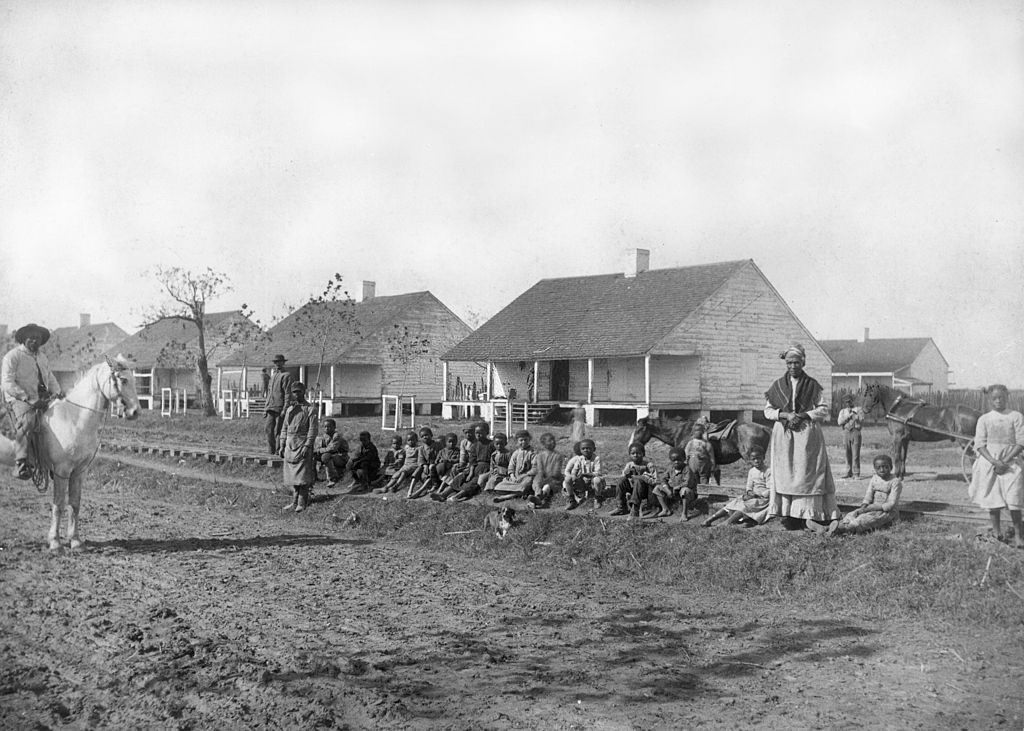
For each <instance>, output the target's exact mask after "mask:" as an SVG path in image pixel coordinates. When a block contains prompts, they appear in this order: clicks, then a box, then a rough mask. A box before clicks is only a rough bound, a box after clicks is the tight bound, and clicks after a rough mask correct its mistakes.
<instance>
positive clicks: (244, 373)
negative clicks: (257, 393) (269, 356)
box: [242, 366, 249, 394]
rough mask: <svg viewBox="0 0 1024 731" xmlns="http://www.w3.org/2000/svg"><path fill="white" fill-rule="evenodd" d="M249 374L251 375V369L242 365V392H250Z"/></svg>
mask: <svg viewBox="0 0 1024 731" xmlns="http://www.w3.org/2000/svg"><path fill="white" fill-rule="evenodd" d="M248 375H249V369H248V368H246V367H245V366H242V393H243V394H247V393H249V388H248V386H249V383H248Z"/></svg>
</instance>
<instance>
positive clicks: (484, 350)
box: [442, 259, 752, 361]
mask: <svg viewBox="0 0 1024 731" xmlns="http://www.w3.org/2000/svg"><path fill="white" fill-rule="evenodd" d="M748 264H752V262H751V261H750V260H748V259H744V260H742V261H727V262H720V263H717V264H704V265H701V266H691V267H679V268H675V269H652V270H649V271H646V272H642V273H640V274H637V275H636V276H635V277H627V276H625V275H624V274H621V273H620V274H600V275H596V276H588V277H564V278H559V279H542V280H541V281H539V282H537V283H536V284H535V285H533V286H532V287H531V288H530V289H528V290H526V291H525V292H523V294H521V295H520V296H519V297H517V298H516V299H515V300H513V301H512V303H511V304H509V305H508V306H507V307H506V308H505V309H503V310H502V311H501V312H499V313H498V314H497V315H495V316H494V317H492V318H491V319H490V320H488V321H487V322H486V323H484V324H483V325H482V326H481V327H480V328H479V329H478V330H477V331H476V332H474V333H472V334H471V335H469V336H468V337H467V338H466V339H464V340H462V341H461V342H460V343H459V344H458V345H456V346H455V347H454V348H452V349H451V350H449V351H448V352H447V353H445V354H444V355H443V356H442V359H443V360H448V361H483V360H534V359H537V358H540V359H543V360H568V359H572V358H608V357H626V356H636V355H642V354H646V353H648V352H649V351H650V350H651V349H652V348H654V347H655V346H656V345H657V344H658V342H659V341H661V340H662V338H664V337H665V336H666V335H667V334H668V333H669V332H670V331H671V330H672V329H673V328H674V327H676V326H677V325H678V324H679V323H680V322H682V321H683V320H684V319H685V318H686V317H688V316H689V315H690V314H691V313H692V312H693V311H694V310H696V309H697V308H698V307H699V306H700V305H701V304H703V303H704V302H705V301H706V300H707V299H708V298H709V297H710V296H711V295H712V294H713V293H714V292H715V291H716V290H718V288H719V287H721V286H722V285H723V284H725V283H726V281H728V280H729V278H730V277H732V276H733V274H735V273H736V272H737V271H739V270H740V269H741V268H743V267H745V266H747V265H748Z"/></svg>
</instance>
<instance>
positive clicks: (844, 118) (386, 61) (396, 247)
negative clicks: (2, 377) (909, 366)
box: [0, 0, 1024, 387]
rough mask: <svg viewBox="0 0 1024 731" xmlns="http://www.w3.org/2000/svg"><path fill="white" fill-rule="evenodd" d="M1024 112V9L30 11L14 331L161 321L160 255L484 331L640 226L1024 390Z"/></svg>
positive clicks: (814, 322) (674, 5) (3, 156)
mask: <svg viewBox="0 0 1024 731" xmlns="http://www.w3.org/2000/svg"><path fill="white" fill-rule="evenodd" d="M1022 120H1024V6H1021V5H1020V4H1019V3H1017V2H996V1H992V2H986V1H985V0H980V1H977V2H971V3H966V2H962V1H960V0H956V1H951V2H942V1H941V0H932V1H929V2H918V1H909V0H908V1H901V0H885V1H884V2H873V1H871V0H867V1H865V2H860V1H859V2H857V3H839V2H818V1H810V0H808V1H806V2H784V1H783V2H772V3H764V2H760V1H755V2H744V1H738V0H723V1H720V2H699V1H694V2H667V1H666V2H587V3H571V2H493V1H488V0H467V1H465V2H461V1H460V2H455V1H449V2H431V1H428V0H418V1H414V2H396V1H391V0H374V1H363V0H354V1H352V2H310V1H307V2H303V1H302V0H298V1H296V0H279V1H278V0H263V1H262V2H261V1H259V0H257V1H248V0H247V1H242V0H238V1H231V2H229V1H227V0H209V1H208V2H203V3H199V2H177V1H176V2H162V1H161V0H151V1H149V2H146V3H138V2H127V1H116V0H112V1H105V0H97V1H96V2H90V3H81V2H72V1H71V0H63V1H61V2H46V1H45V0H40V1H38V2H6V1H4V0H0V323H6V324H8V325H10V326H11V327H12V328H14V327H17V326H19V325H21V324H24V323H26V322H29V321H35V322H39V323H41V324H44V325H47V326H49V327H60V326H68V325H76V324H77V323H78V322H79V314H80V313H89V314H90V315H91V317H92V321H93V322H94V323H95V322H106V321H113V322H116V323H117V324H118V325H120V326H121V327H123V328H124V329H125V330H127V331H128V332H134V331H135V330H137V329H138V327H139V326H140V325H141V324H142V318H143V315H144V313H145V311H146V310H147V309H149V308H152V307H153V306H155V305H158V304H160V303H161V302H162V297H161V292H160V290H159V286H158V285H157V283H156V279H155V278H154V275H153V273H154V270H155V268H156V267H160V266H162V267H169V266H180V267H185V268H188V269H193V270H201V269H204V268H206V267H210V268H212V269H214V270H216V271H219V272H223V273H225V274H226V275H227V276H228V278H229V280H230V282H231V285H232V287H233V289H232V291H230V292H228V293H226V294H225V295H223V296H221V297H219V298H218V299H216V300H214V301H213V302H211V303H210V309H211V310H212V311H217V310H231V309H237V308H238V307H240V306H241V305H242V304H246V305H248V307H249V308H251V309H252V310H254V311H255V313H256V316H257V317H258V318H259V319H260V320H261V321H262V322H264V323H270V322H273V321H274V320H276V319H279V318H280V317H282V316H283V315H285V314H287V311H288V308H289V307H294V306H296V305H298V304H300V303H301V302H303V301H304V300H305V299H308V298H309V297H310V296H311V295H313V294H317V293H319V292H320V291H322V289H323V286H324V284H325V283H326V282H327V281H328V280H329V279H330V278H331V277H333V275H334V274H335V273H340V274H341V275H342V277H343V281H344V283H345V285H346V286H347V287H348V290H349V291H350V292H351V293H352V295H353V296H355V297H356V298H357V299H358V298H359V293H360V291H361V288H360V283H361V282H362V281H363V280H372V281H374V282H376V291H377V294H378V295H387V294H399V293H403V292H410V291H418V290H423V289H429V290H430V291H432V292H433V293H434V294H435V295H436V296H437V297H439V298H440V299H441V300H442V301H443V302H445V303H446V304H447V305H448V306H449V307H450V308H451V309H452V310H454V311H455V312H456V313H457V314H459V315H460V316H462V317H463V318H464V319H467V320H469V321H472V322H474V323H475V322H477V321H479V320H481V319H486V318H487V317H489V316H491V315H493V314H494V313H496V312H497V311H498V310H500V309H501V308H502V307H504V306H505V305H506V304H508V303H509V302H510V301H511V300H512V299H514V298H515V297H516V296H518V295H519V294H520V293H521V292H523V291H524V290H525V289H527V288H528V287H530V286H531V285H532V284H534V283H535V282H536V281H537V280H539V279H542V278H548V277H563V276H577V275H586V274H600V273H608V272H613V271H620V270H622V268H623V267H624V260H625V257H626V252H627V251H628V250H629V249H631V248H636V247H641V248H647V249H650V251H651V266H652V268H664V267H675V266H687V265H692V264H702V263H708V262H716V261H727V260H735V259H753V260H754V261H755V262H756V263H757V265H758V266H759V267H760V268H761V270H762V271H763V272H764V273H765V275H766V276H767V277H768V279H769V280H770V281H771V282H772V284H773V285H774V286H775V288H776V289H777V290H778V291H779V292H780V294H781V295H782V296H783V297H784V298H785V299H786V301H787V302H788V303H789V305H790V307H791V308H792V309H793V311H794V312H795V313H796V315H797V316H798V317H799V318H800V319H801V321H802V322H803V323H804V324H805V325H806V326H807V328H808V329H809V330H810V331H811V333H812V334H813V335H814V336H815V337H817V338H821V339H837V338H856V337H858V336H861V335H862V333H863V331H864V328H870V334H871V336H872V337H931V338H933V339H934V340H935V342H936V344H937V345H938V347H939V349H940V350H941V351H942V353H943V354H944V355H945V357H946V359H947V360H948V361H949V363H950V367H951V369H952V371H953V373H952V380H953V382H954V383H955V384H956V386H959V387H973V386H978V385H982V384H985V383H991V382H993V381H1002V382H1005V383H1008V384H1009V385H1011V386H1014V387H1024V337H1022V331H1024V330H1022V322H1021V321H1022V313H1024V295H1022V291H1024V289H1022V283H1024V123H1022ZM551 318H552V324H553V326H571V323H559V322H558V313H555V312H553V313H551ZM766 337H770V334H766Z"/></svg>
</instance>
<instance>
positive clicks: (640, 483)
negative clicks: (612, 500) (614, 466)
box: [610, 442, 658, 519]
mask: <svg viewBox="0 0 1024 731" xmlns="http://www.w3.org/2000/svg"><path fill="white" fill-rule="evenodd" d="M657 483H658V470H657V469H656V468H655V467H654V464H653V463H652V462H651V461H650V460H649V459H647V449H646V448H645V447H644V445H643V444H641V443H640V442H633V443H632V444H631V445H629V462H627V463H626V465H625V466H624V467H623V468H622V479H621V480H619V484H618V485H617V486H616V490H615V496H616V497H617V498H618V500H619V506H618V507H617V508H615V510H613V511H612V512H611V513H610V514H611V515H625V514H626V513H627V512H628V513H629V517H630V519H634V518H638V517H640V506H641V505H643V504H644V503H647V502H648V499H649V494H650V491H651V489H652V488H653V487H654V486H655V485H656V484H657ZM627 501H628V502H629V506H630V509H629V510H627V509H626V503H627Z"/></svg>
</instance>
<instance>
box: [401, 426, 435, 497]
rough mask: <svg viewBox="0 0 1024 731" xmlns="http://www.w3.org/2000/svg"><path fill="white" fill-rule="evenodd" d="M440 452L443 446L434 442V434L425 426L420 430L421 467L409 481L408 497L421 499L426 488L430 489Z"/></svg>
mask: <svg viewBox="0 0 1024 731" xmlns="http://www.w3.org/2000/svg"><path fill="white" fill-rule="evenodd" d="M440 450H441V445H440V444H438V443H437V442H435V441H434V432H433V431H432V430H431V429H430V427H428V426H425V427H423V428H422V429H420V453H419V463H420V466H419V468H418V469H417V470H416V471H415V472H414V473H413V475H412V478H411V479H410V480H409V492H408V494H407V495H406V497H409V498H412V497H419V496H420V495H421V494H423V493H424V492H425V490H424V487H426V488H427V489H429V487H430V480H431V477H432V475H433V473H432V470H433V467H434V463H435V462H436V461H437V453H438V452H439V451H440ZM417 482H419V483H420V486H419V487H417V486H416V483H417Z"/></svg>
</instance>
